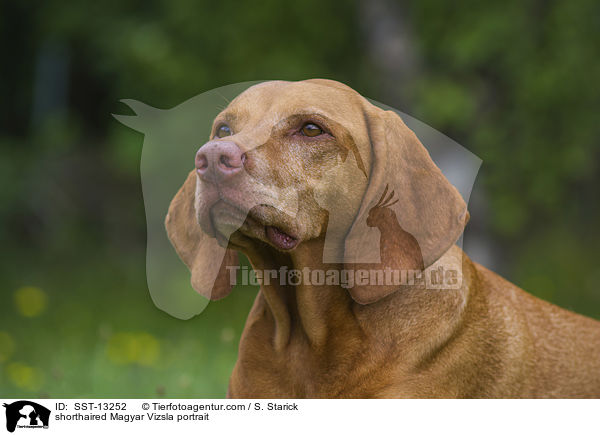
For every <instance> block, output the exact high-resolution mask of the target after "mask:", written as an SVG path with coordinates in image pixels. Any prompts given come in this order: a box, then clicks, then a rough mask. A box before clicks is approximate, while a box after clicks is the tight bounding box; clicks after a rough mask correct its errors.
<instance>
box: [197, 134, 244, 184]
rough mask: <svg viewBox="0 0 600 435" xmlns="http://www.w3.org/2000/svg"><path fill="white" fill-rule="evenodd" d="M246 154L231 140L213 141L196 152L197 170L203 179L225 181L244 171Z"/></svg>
mask: <svg viewBox="0 0 600 435" xmlns="http://www.w3.org/2000/svg"><path fill="white" fill-rule="evenodd" d="M245 161H246V154H245V153H243V152H242V150H241V149H239V147H238V146H237V145H236V144H235V143H233V142H230V141H212V142H208V143H206V144H204V145H203V146H202V147H201V148H200V149H199V150H198V152H197V153H196V171H197V172H198V175H199V176H200V178H201V179H202V180H205V181H210V182H218V181H225V180H227V179H229V178H231V177H233V176H234V175H235V174H237V173H239V172H241V171H242V168H243V167H244V162H245Z"/></svg>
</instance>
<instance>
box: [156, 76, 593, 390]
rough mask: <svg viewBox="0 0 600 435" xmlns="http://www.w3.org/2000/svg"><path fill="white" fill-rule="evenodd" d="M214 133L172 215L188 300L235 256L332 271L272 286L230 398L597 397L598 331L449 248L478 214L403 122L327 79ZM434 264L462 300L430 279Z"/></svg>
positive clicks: (270, 85)
mask: <svg viewBox="0 0 600 435" xmlns="http://www.w3.org/2000/svg"><path fill="white" fill-rule="evenodd" d="M210 137H211V140H210V141H209V142H208V143H206V144H205V145H204V146H202V147H201V148H200V150H199V151H198V154H197V155H196V162H195V163H196V170H194V171H192V172H191V173H190V174H189V176H188V178H187V181H186V182H185V184H184V185H183V187H182V188H181V189H180V191H179V192H178V193H177V195H176V196H175V198H174V199H173V202H172V203H171V206H170V208H169V214H168V216H167V220H166V226H167V231H168V235H169V238H170V240H171V242H172V243H173V245H174V246H175V248H176V250H177V253H178V254H179V256H180V257H181V258H182V259H183V261H184V262H185V263H186V265H187V266H188V267H189V269H190V270H191V273H192V285H193V286H194V288H195V289H196V290H198V291H199V292H200V293H202V294H204V295H205V296H207V297H210V298H211V299H219V298H222V297H224V296H226V295H227V294H228V293H229V291H230V290H231V284H232V280H231V275H232V273H231V271H232V270H233V271H235V269H234V268H232V267H230V266H235V264H237V253H236V252H235V251H240V252H242V253H244V254H246V255H247V256H248V258H249V259H250V261H251V263H252V265H253V267H254V269H255V270H257V271H259V273H260V272H262V273H264V274H266V273H267V272H263V271H282V270H283V271H286V270H288V271H290V270H298V271H306V270H308V271H309V272H310V271H324V272H323V273H324V274H326V275H324V276H325V277H326V279H325V280H324V279H323V275H321V276H319V275H318V273H317V275H314V276H316V277H317V281H319V282H312V281H310V280H308V281H307V280H304V281H302V282H299V279H298V278H299V277H298V276H297V275H296V276H294V279H295V282H291V280H289V281H285V282H284V281H282V280H280V279H279V278H277V279H271V280H269V279H266V276H265V275H263V276H262V280H263V282H262V285H261V289H260V291H259V293H258V296H257V298H256V300H255V303H254V306H253V308H252V310H251V312H250V315H249V317H248V320H247V323H246V328H245V330H244V332H243V335H242V338H241V342H240V347H239V359H238V361H237V364H236V366H235V368H234V371H233V374H232V377H231V380H230V384H229V391H228V395H229V397H254V398H256V397H268V398H274V397H311V398H326V397H328V398H351V397H356V398H369V397H450V398H459V397H498V398H505V397H506V398H508V397H600V322H597V321H595V320H592V319H589V318H586V317H583V316H580V315H577V314H574V313H571V312H569V311H566V310H563V309H561V308H558V307H556V306H554V305H551V304H549V303H547V302H544V301H542V300H539V299H536V298H535V297H533V296H531V295H529V294H527V293H525V292H524V291H523V290H521V289H519V288H517V287H516V286H514V285H512V284H511V283H509V282H507V281H505V280H504V279H502V278H501V277H499V276H497V275H496V274H494V273H493V272H490V271H489V270H487V269H486V268H484V267H482V266H480V265H478V264H476V263H474V262H472V261H471V260H470V259H469V258H468V257H467V256H466V255H465V254H464V253H463V252H462V250H460V248H458V247H457V246H456V245H454V243H455V242H456V240H457V239H458V238H459V236H460V234H461V233H462V231H463V229H464V225H465V224H466V222H467V220H468V213H467V210H466V205H465V203H464V201H463V200H462V198H461V196H460V195H459V193H458V192H457V191H456V189H455V188H454V187H453V186H452V185H451V184H450V183H449V182H448V181H447V180H446V178H445V177H444V176H443V175H442V173H441V171H440V170H439V169H438V168H437V167H436V166H435V164H434V163H433V162H432V160H431V159H430V157H429V154H428V153H427V151H426V150H425V148H424V147H423V146H422V145H421V143H420V142H419V141H418V139H417V138H416V136H415V135H414V134H413V132H412V131H411V130H409V129H408V128H407V127H406V125H405V124H404V123H403V122H402V120H401V119H400V117H398V116H397V115H396V114H395V113H393V112H390V111H384V110H382V109H379V108H377V107H375V106H373V105H372V104H370V103H369V102H368V101H367V100H366V99H364V98H363V97H361V96H360V95H359V94H357V93H356V92H355V91H353V90H352V89H350V88H348V87H347V86H345V85H342V84H340V83H337V82H333V81H328V80H307V81H303V82H267V83H263V84H260V85H257V86H253V87H251V88H250V89H248V90H247V91H245V92H244V93H242V94H241V95H239V96H238V97H237V98H236V99H235V100H234V101H232V102H231V104H229V106H228V107H227V108H226V109H225V110H224V111H223V112H221V113H220V114H219V115H218V116H217V117H216V119H215V121H214V124H213V129H212V132H211V136H210ZM373 235H375V236H376V237H375V239H374V238H373ZM373 240H375V242H373ZM225 248H226V250H225ZM439 270H445V271H452V273H453V274H451V275H450V282H449V287H451V288H437V289H432V288H430V287H431V286H430V285H429V284H430V283H429V282H428V281H427V280H426V279H424V278H423V277H428V276H434V274H435V272H436V271H439ZM396 271H408V272H411V271H412V272H415V271H416V275H406V274H405V275H402V277H403V279H402V280H401V281H398V280H397V279H396V278H398V276H399V275H393V273H395V272H396ZM392 275H393V277H394V279H392V281H390V279H389V278H390V276H392ZM281 276H283V275H281ZM314 276H313V278H314ZM340 276H345V277H349V276H354V283H352V284H348V283H347V282H346V283H345V285H344V283H342V282H341V281H340V282H337V280H336V277H340ZM411 276H412V278H415V279H412V278H411ZM407 277H408V278H407ZM313 281H314V280H313Z"/></svg>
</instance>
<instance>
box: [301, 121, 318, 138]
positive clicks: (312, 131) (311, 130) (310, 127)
mask: <svg viewBox="0 0 600 435" xmlns="http://www.w3.org/2000/svg"><path fill="white" fill-rule="evenodd" d="M302 134H303V135H304V136H308V137H315V136H318V135H320V134H323V130H322V129H321V127H319V126H318V125H316V124H313V123H312V122H309V123H308V124H306V125H305V126H304V127H302Z"/></svg>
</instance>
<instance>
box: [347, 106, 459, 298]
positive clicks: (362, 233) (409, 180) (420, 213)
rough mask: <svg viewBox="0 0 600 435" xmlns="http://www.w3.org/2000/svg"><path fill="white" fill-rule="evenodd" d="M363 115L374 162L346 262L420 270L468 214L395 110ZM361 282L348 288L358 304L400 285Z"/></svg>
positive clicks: (448, 244) (448, 242) (440, 250)
mask: <svg viewBox="0 0 600 435" xmlns="http://www.w3.org/2000/svg"><path fill="white" fill-rule="evenodd" d="M366 119H367V122H368V129H369V137H370V141H371V146H372V150H373V151H372V153H373V163H372V167H371V175H370V179H369V185H368V187H367V190H366V192H365V195H364V197H363V201H362V204H361V206H360V209H359V212H358V214H357V216H356V218H355V220H354V223H353V224H352V227H351V228H350V231H349V233H348V235H347V236H346V241H345V251H344V263H345V267H346V268H347V269H355V270H358V269H366V270H371V271H372V270H375V271H385V270H386V269H387V268H389V269H391V270H393V271H399V270H400V271H419V270H423V269H425V268H427V267H428V266H430V265H431V264H432V263H434V262H435V261H436V260H437V259H439V258H440V257H441V256H442V255H443V254H444V253H445V252H446V251H447V250H448V249H449V248H450V247H451V246H452V245H453V244H454V243H455V242H456V240H457V239H458V238H459V236H460V234H461V233H462V231H463V229H464V226H465V225H466V223H467V221H468V219H469V213H468V212H467V207H466V204H465V202H464V201H463V199H462V197H461V196H460V194H459V193H458V191H457V190H456V188H455V187H454V186H452V184H450V182H449V181H448V180H447V179H446V177H444V175H443V174H442V172H441V171H440V169H439V168H438V167H437V166H436V165H435V164H434V163H433V161H432V160H431V157H430V156H429V153H428V152H427V150H426V149H425V147H423V145H422V144H421V142H419V140H418V139H417V137H416V135H415V134H414V133H413V132H412V131H411V130H410V129H409V128H408V127H407V126H406V124H404V122H403V121H402V119H401V118H400V117H399V116H398V115H397V114H396V113H394V112H393V111H384V110H382V109H379V108H376V107H374V106H373V107H372V108H370V109H369V110H368V111H367V116H366ZM392 192H393V193H392ZM396 200H397V201H396ZM375 227H376V228H377V229H378V230H379V234H377V232H376V231H374V229H375ZM380 275H381V273H380ZM363 278H364V277H363ZM364 281H365V280H364V279H363V280H362V282H359V283H358V284H361V285H356V286H355V287H354V288H351V289H349V290H350V294H351V296H352V298H353V299H354V300H355V301H356V302H358V303H361V304H366V303H371V302H375V301H377V300H379V299H381V298H383V297H385V296H387V295H388V294H390V293H392V292H394V291H396V290H399V289H400V288H401V286H399V285H385V283H384V282H379V285H377V284H378V283H377V282H373V277H371V278H370V281H369V283H367V284H366V285H364ZM355 282H357V279H356V277H355Z"/></svg>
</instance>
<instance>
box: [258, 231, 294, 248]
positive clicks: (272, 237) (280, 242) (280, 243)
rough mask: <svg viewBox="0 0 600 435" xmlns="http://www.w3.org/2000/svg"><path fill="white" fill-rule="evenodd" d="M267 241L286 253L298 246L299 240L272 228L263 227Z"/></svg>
mask: <svg viewBox="0 0 600 435" xmlns="http://www.w3.org/2000/svg"><path fill="white" fill-rule="evenodd" d="M265 233H266V235H267V239H268V240H269V241H270V242H271V243H272V244H273V245H274V246H275V247H276V248H278V249H281V250H282V251H288V250H290V249H294V248H295V247H296V246H298V243H299V240H298V239H297V238H296V237H294V236H291V235H289V234H288V233H286V232H284V231H282V230H281V229H279V228H277V227H274V226H267V227H265Z"/></svg>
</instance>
